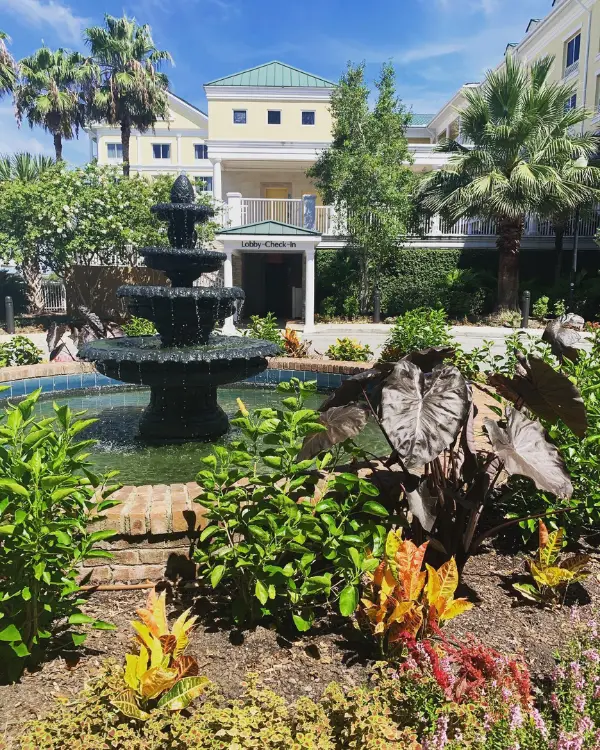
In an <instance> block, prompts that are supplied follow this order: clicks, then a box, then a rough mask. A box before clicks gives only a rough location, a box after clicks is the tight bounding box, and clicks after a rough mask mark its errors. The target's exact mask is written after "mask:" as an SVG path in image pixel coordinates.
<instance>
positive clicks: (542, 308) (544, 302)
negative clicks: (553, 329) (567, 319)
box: [531, 294, 550, 320]
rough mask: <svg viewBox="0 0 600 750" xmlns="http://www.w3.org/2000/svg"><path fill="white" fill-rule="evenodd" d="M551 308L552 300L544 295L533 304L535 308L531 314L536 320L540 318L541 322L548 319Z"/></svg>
mask: <svg viewBox="0 0 600 750" xmlns="http://www.w3.org/2000/svg"><path fill="white" fill-rule="evenodd" d="M549 306H550V298H549V297H547V296H546V295H545V294H544V295H542V296H541V297H538V298H537V299H536V301H535V302H534V303H533V307H532V308H531V314H532V315H533V317H534V318H538V319H539V320H542V319H543V318H547V317H548V310H549Z"/></svg>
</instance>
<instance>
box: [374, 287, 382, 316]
mask: <svg viewBox="0 0 600 750" xmlns="http://www.w3.org/2000/svg"><path fill="white" fill-rule="evenodd" d="M373 323H381V294H380V292H379V288H378V287H375V289H374V290H373Z"/></svg>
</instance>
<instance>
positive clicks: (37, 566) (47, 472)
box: [0, 390, 118, 678]
mask: <svg viewBox="0 0 600 750" xmlns="http://www.w3.org/2000/svg"><path fill="white" fill-rule="evenodd" d="M39 395H40V391H39V390H38V391H36V392H35V393H33V394H32V395H31V396H29V397H28V398H27V399H25V400H24V401H21V402H20V403H19V404H18V405H17V406H9V407H8V408H7V409H6V411H5V412H4V414H3V415H2V421H1V423H0V675H1V676H2V677H4V678H6V677H7V676H8V677H9V678H14V677H16V676H18V674H19V672H20V671H21V670H22V669H23V667H24V665H25V662H26V660H27V659H30V660H33V659H35V658H37V657H38V656H39V652H40V651H41V650H42V648H43V646H44V643H46V644H47V643H48V640H49V639H50V638H51V637H53V636H56V635H57V631H59V630H62V631H70V635H71V640H72V643H73V644H74V645H75V646H78V645H80V644H81V643H83V641H84V640H85V633H82V632H79V630H78V628H77V626H80V625H85V624H90V625H92V627H95V628H100V629H112V627H113V626H112V625H110V624H109V623H106V622H103V621H99V620H95V619H94V618H92V617H89V616H87V615H85V614H83V613H82V612H81V605H82V604H83V601H82V600H81V599H80V598H78V590H79V587H78V584H77V574H78V568H79V566H80V565H81V563H82V562H83V561H84V560H86V559H89V558H94V557H110V553H108V552H107V551H105V550H101V549H94V545H95V544H96V542H98V541H100V540H102V539H107V538H109V537H111V536H113V534H114V532H113V531H108V530H103V531H96V532H93V533H90V532H88V530H87V526H88V524H89V523H90V522H92V521H94V520H96V519H97V518H98V514H99V513H101V512H102V511H103V510H105V509H106V508H108V507H110V506H112V505H115V504H117V501H115V500H113V499H111V498H110V497H109V496H110V494H111V493H112V491H113V490H114V489H116V487H118V485H112V486H107V485H106V481H107V479H110V478H112V476H114V474H115V473H116V472H112V473H111V474H110V475H109V476H108V477H107V478H100V477H98V476H97V475H96V474H94V473H93V471H92V470H91V468H90V464H89V463H88V462H87V461H86V457H87V456H88V455H89V454H88V453H86V452H85V451H86V449H87V448H89V447H90V445H92V444H93V443H94V441H93V440H79V438H78V436H79V434H80V433H81V432H82V430H84V429H85V428H86V427H87V426H88V425H90V424H91V423H92V422H94V421H95V420H93V419H79V417H80V416H81V414H83V412H80V413H79V414H72V413H71V411H70V409H69V407H68V406H57V405H56V404H55V405H54V411H55V416H54V417H48V418H45V419H37V418H36V417H35V415H34V407H35V404H36V402H37V400H38V398H39ZM57 625H58V626H59V627H57Z"/></svg>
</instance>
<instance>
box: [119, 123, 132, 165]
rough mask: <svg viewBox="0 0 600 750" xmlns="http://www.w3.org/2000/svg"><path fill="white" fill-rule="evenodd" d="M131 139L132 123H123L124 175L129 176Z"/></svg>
mask: <svg viewBox="0 0 600 750" xmlns="http://www.w3.org/2000/svg"><path fill="white" fill-rule="evenodd" d="M130 139H131V125H130V124H129V123H128V122H122V123H121V144H122V146H123V175H124V176H125V177H129V141H130Z"/></svg>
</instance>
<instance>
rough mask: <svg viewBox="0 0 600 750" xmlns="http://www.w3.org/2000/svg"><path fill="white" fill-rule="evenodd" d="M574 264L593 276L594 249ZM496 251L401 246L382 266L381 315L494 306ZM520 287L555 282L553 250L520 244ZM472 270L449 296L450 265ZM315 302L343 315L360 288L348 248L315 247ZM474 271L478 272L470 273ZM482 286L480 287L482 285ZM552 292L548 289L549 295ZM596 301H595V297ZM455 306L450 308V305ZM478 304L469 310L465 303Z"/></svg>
mask: <svg viewBox="0 0 600 750" xmlns="http://www.w3.org/2000/svg"><path fill="white" fill-rule="evenodd" d="M570 255H571V253H570V248H569V246H568V244H566V246H565V253H564V256H565V265H566V266H567V268H565V270H564V272H563V279H564V283H563V284H562V285H561V287H560V289H559V290H557V292H556V295H555V296H561V295H563V294H564V295H566V294H567V292H568V264H569V262H570ZM578 267H579V268H580V269H585V270H586V273H587V276H588V279H591V278H592V277H595V276H597V274H598V269H599V267H600V252H599V251H598V250H581V251H580V252H579V261H578ZM497 268H498V256H497V251H496V250H495V249H475V248H464V249H456V248H444V249H439V248H400V249H399V250H398V252H397V255H396V257H395V258H393V259H392V260H391V261H390V262H389V263H388V264H387V265H386V267H385V268H384V269H383V279H382V284H381V310H382V314H383V315H384V316H393V315H399V314H401V313H403V312H406V310H410V309H413V308H415V307H434V306H436V305H437V304H443V305H444V306H445V307H446V309H447V312H448V314H449V315H450V317H460V316H462V315H464V314H468V313H469V312H476V313H480V312H488V311H490V310H491V309H492V308H493V305H494V301H495V300H494V298H495V286H496V272H497ZM520 268H521V287H522V288H523V289H530V290H531V292H532V298H533V299H535V298H537V297H538V296H540V295H541V294H542V293H548V290H549V288H550V287H552V286H553V284H554V251H553V250H529V249H527V250H521V266H520ZM457 270H462V271H470V272H472V273H471V274H470V275H468V276H469V277H470V278H468V279H467V283H466V285H463V287H462V288H461V287H457V288H455V289H454V294H452V295H450V296H448V294H447V292H446V291H445V290H447V284H446V283H445V282H446V279H447V277H448V275H449V274H451V273H452V272H453V271H457ZM316 271H317V276H316V287H317V288H316V302H317V310H318V311H319V312H320V313H329V314H332V313H333V312H334V311H335V314H337V315H342V314H344V305H345V304H346V307H347V306H348V303H347V300H348V298H349V297H353V296H356V293H357V290H358V263H357V259H356V254H355V253H353V251H352V250H348V249H343V250H319V251H318V252H317V269H316ZM473 274H476V276H473ZM481 290H483V291H481ZM551 296H552V295H551ZM594 304H595V302H594ZM453 306H454V307H455V309H452V307H453ZM470 306H471V307H474V308H475V307H477V308H479V309H473V310H468V309H467V308H469V307H470Z"/></svg>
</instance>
